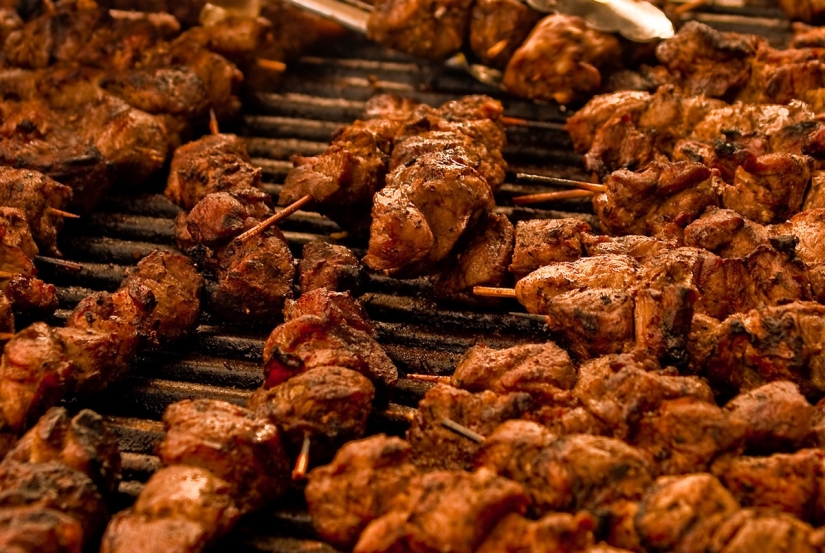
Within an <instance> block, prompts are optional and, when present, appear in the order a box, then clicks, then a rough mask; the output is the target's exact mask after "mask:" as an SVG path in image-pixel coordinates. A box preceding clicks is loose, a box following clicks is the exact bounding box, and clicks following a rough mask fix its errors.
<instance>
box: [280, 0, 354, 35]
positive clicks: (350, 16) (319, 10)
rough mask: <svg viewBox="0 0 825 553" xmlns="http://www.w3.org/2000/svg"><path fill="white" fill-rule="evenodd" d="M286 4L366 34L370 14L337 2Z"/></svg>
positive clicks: (294, 1) (301, 0)
mask: <svg viewBox="0 0 825 553" xmlns="http://www.w3.org/2000/svg"><path fill="white" fill-rule="evenodd" d="M285 1H286V2H287V3H288V4H292V5H293V6H295V7H298V8H301V9H304V10H306V11H308V12H310V13H314V14H315V15H320V16H321V17H325V18H326V19H330V20H332V21H335V22H336V23H338V24H340V25H343V26H344V27H346V28H347V29H352V30H353V31H356V32H358V33H361V34H363V35H365V34H367V20H369V18H370V12H368V11H366V10H362V9H360V8H356V7H355V6H352V5H350V4H345V3H344V2H339V1H337V0H285Z"/></svg>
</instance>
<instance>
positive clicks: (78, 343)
mask: <svg viewBox="0 0 825 553" xmlns="http://www.w3.org/2000/svg"><path fill="white" fill-rule="evenodd" d="M201 287H202V280H201V278H200V276H199V275H198V274H197V272H196V271H195V270H194V268H193V267H192V266H191V265H190V264H189V261H188V260H187V259H186V258H185V257H183V256H181V255H179V254H171V253H163V252H155V253H153V254H150V255H149V256H147V257H146V258H144V259H143V260H142V261H141V262H140V263H139V264H138V266H137V268H136V269H135V270H134V271H133V272H132V273H131V274H130V275H129V276H128V277H127V278H126V280H125V281H124V282H123V283H122V284H121V287H120V288H119V289H118V290H117V291H116V292H114V293H111V294H110V293H107V292H100V293H96V294H93V295H91V296H88V297H87V298H85V299H84V300H82V301H81V302H80V303H79V304H78V306H77V307H76V308H75V309H74V311H72V313H71V314H70V316H69V318H68V321H67V322H66V326H65V327H63V328H52V327H49V326H48V325H46V324H45V323H34V324H33V325H31V326H29V327H28V328H26V329H24V330H23V331H21V332H18V333H17V334H15V335H14V337H13V338H11V340H9V342H8V343H7V344H6V347H5V349H4V352H3V356H2V359H0V406H1V407H2V408H1V409H0V415H2V424H1V425H0V444H1V445H0V450H2V451H6V450H7V449H8V447H9V446H10V445H11V444H12V443H13V442H14V440H15V439H16V438H17V437H18V436H19V435H20V433H21V432H22V431H23V430H25V429H26V428H27V427H28V426H29V425H31V424H32V423H33V422H34V421H35V420H36V419H37V417H38V416H39V415H41V414H42V413H43V412H45V410H46V409H48V408H49V407H52V406H53V405H54V404H55V403H57V402H58V401H59V400H61V399H62V398H63V397H64V396H65V395H67V394H69V393H90V392H95V391H99V390H101V389H103V388H105V387H106V386H107V385H109V384H110V383H112V382H114V381H117V380H118V379H120V378H122V376H123V375H124V373H126V372H127V371H128V369H129V364H130V362H131V360H132V359H133V357H134V355H135V353H136V352H137V349H138V348H139V347H140V346H141V345H142V344H144V343H146V342H147V341H153V342H157V341H167V340H174V339H176V338H179V337H180V336H182V335H184V334H185V333H187V332H188V331H189V330H191V329H192V328H194V326H195V324H197V320H198V315H199V313H200V304H199V295H200V289H201Z"/></svg>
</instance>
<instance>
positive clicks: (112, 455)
mask: <svg viewBox="0 0 825 553" xmlns="http://www.w3.org/2000/svg"><path fill="white" fill-rule="evenodd" d="M5 460H6V461H14V462H18V463H49V462H52V461H54V462H59V463H62V464H64V465H66V466H67V467H69V468H71V469H74V470H76V471H79V472H82V473H83V474H85V475H86V476H88V477H89V478H91V479H92V481H93V482H94V483H95V485H96V486H97V489H98V490H99V491H100V492H101V494H103V495H108V494H112V493H114V491H115V490H116V489H117V486H118V484H119V483H120V452H119V451H118V449H117V442H116V441H115V438H114V436H113V435H112V434H111V433H110V432H109V429H108V428H106V425H105V423H104V422H103V418H102V417H101V416H100V415H98V414H97V413H95V412H94V411H90V410H88V409H84V410H82V411H81V412H80V413H78V414H77V415H75V416H74V417H70V416H69V414H68V413H67V411H66V409H64V408H62V407H53V408H51V409H49V411H47V412H46V414H45V415H43V416H42V417H40V420H39V421H37V424H35V425H34V426H33V427H32V428H31V429H29V431H28V432H26V434H25V435H24V436H23V437H22V438H21V439H20V440H19V441H18V442H17V443H16V444H15V445H14V447H13V448H12V449H11V450H10V451H9V452H8V453H7V454H6V457H5Z"/></svg>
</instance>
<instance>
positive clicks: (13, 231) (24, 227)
mask: <svg viewBox="0 0 825 553" xmlns="http://www.w3.org/2000/svg"><path fill="white" fill-rule="evenodd" d="M55 184H57V183H55ZM31 199H32V200H34V199H35V198H31ZM53 207H56V206H53ZM0 241H2V243H3V245H4V246H7V247H12V248H15V249H17V250H20V251H21V252H23V255H24V256H26V257H28V258H29V259H33V258H34V256H35V255H37V254H38V253H39V250H38V249H37V244H35V243H34V238H33V237H32V231H31V228H30V227H29V219H28V218H27V216H26V212H25V211H23V209H21V208H17V207H0Z"/></svg>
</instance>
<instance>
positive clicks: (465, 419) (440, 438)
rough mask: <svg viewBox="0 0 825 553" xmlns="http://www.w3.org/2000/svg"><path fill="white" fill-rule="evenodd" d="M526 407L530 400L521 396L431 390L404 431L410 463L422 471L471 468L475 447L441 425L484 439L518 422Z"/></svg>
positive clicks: (447, 387) (444, 389)
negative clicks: (410, 451)
mask: <svg viewBox="0 0 825 553" xmlns="http://www.w3.org/2000/svg"><path fill="white" fill-rule="evenodd" d="M530 407H531V401H530V396H529V395H527V394H524V393H510V394H503V395H499V394H495V393H493V392H490V391H485V392H481V393H478V394H471V393H470V392H467V391H465V390H459V389H457V388H453V387H452V386H445V385H438V386H435V387H434V388H433V389H431V390H430V391H429V392H427V394H426V395H425V396H424V398H423V399H422V400H421V402H419V404H418V411H417V412H416V413H415V419H414V420H413V421H412V424H411V426H410V429H409V430H408V431H407V441H409V442H410V445H411V446H412V448H413V458H412V460H413V463H415V464H416V466H418V467H419V468H425V469H467V468H469V467H472V466H473V462H474V457H475V455H476V453H477V452H478V450H479V447H480V446H479V444H477V443H475V442H474V441H472V440H469V439H467V438H465V437H462V436H458V435H456V434H455V433H454V432H453V431H451V430H448V429H446V428H444V426H442V421H443V420H444V419H445V418H446V419H450V420H452V421H453V422H457V423H458V424H461V425H464V426H466V427H467V428H469V429H471V430H473V431H475V432H478V433H479V434H481V435H482V436H486V435H489V434H490V433H491V432H492V431H493V430H494V429H495V428H496V427H497V426H498V425H499V424H501V423H503V422H504V421H506V420H510V419H517V418H520V417H521V416H522V415H523V414H524V413H526V412H527V410H528V409H529V408H530Z"/></svg>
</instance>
